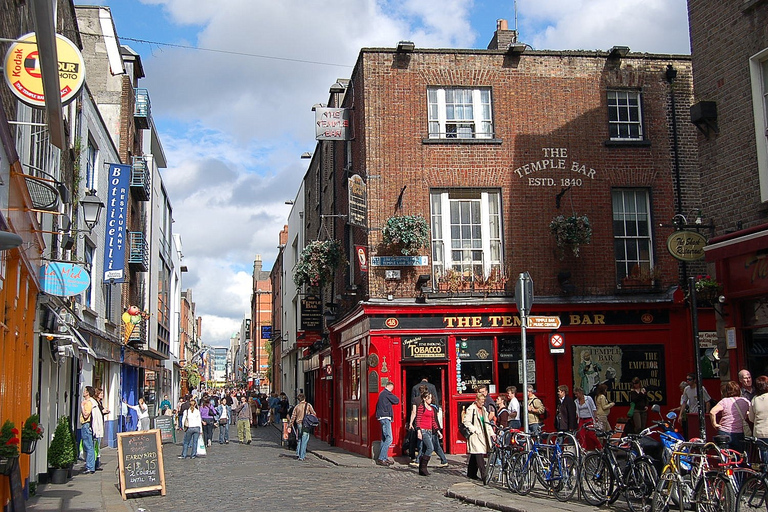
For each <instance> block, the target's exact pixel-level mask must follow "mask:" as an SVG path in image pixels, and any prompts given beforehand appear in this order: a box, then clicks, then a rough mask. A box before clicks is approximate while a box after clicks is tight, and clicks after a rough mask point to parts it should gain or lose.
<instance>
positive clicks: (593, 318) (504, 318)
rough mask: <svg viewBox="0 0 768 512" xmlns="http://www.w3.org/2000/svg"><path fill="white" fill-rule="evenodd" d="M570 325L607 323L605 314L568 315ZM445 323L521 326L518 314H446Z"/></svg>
mask: <svg viewBox="0 0 768 512" xmlns="http://www.w3.org/2000/svg"><path fill="white" fill-rule="evenodd" d="M568 320H569V323H568V325H606V323H605V315H603V314H591V315H590V314H579V315H568ZM443 325H444V326H445V327H446V328H447V329H472V328H483V327H520V326H521V323H520V317H519V316H517V315H489V316H488V317H483V316H479V315H478V316H471V315H468V316H444V317H443Z"/></svg>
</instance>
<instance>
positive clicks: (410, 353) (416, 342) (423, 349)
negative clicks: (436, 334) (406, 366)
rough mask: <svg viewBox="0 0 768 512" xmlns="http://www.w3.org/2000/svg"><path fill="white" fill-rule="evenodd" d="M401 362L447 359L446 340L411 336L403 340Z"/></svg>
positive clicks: (443, 338)
mask: <svg viewBox="0 0 768 512" xmlns="http://www.w3.org/2000/svg"><path fill="white" fill-rule="evenodd" d="M401 345H402V347H403V361H424V360H430V361H434V360H437V359H448V339H447V338H445V337H442V338H426V337H423V336H413V337H409V338H403V339H402V342H401Z"/></svg>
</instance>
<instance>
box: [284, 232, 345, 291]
mask: <svg viewBox="0 0 768 512" xmlns="http://www.w3.org/2000/svg"><path fill="white" fill-rule="evenodd" d="M341 251H342V249H341V242H339V241H338V240H315V241H314V242H310V243H308V244H307V245H306V246H305V247H304V249H303V250H302V251H301V256H299V262H298V264H297V265H296V269H295V270H294V272H293V282H294V283H295V284H296V286H298V287H302V286H304V285H307V286H308V287H309V288H311V289H313V290H320V289H321V288H322V287H323V285H324V284H325V283H327V282H329V281H330V280H331V279H332V277H333V273H334V271H335V270H336V269H337V268H338V267H339V265H341V264H342V263H343V262H344V256H343V254H342V252H341Z"/></svg>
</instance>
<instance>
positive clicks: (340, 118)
mask: <svg viewBox="0 0 768 512" xmlns="http://www.w3.org/2000/svg"><path fill="white" fill-rule="evenodd" d="M351 135H352V133H351V131H350V129H349V109H347V108H326V107H322V108H321V107H317V108H315V139H317V140H350V139H351V138H352V137H351Z"/></svg>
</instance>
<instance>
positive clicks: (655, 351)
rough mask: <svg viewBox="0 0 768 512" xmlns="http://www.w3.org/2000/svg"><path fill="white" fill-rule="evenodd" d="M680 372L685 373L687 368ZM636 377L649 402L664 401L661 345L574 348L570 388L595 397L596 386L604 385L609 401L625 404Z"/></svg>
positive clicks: (662, 402) (664, 388)
mask: <svg viewBox="0 0 768 512" xmlns="http://www.w3.org/2000/svg"><path fill="white" fill-rule="evenodd" d="M680 371H681V375H683V376H684V375H685V372H686V371H687V370H684V369H683V370H680ZM635 377H637V378H639V379H640V382H642V384H643V387H644V388H645V389H646V390H647V391H648V400H649V402H650V403H651V404H659V405H666V404H667V396H666V389H667V386H666V373H665V363H664V345H635V346H623V345H620V346H616V345H610V346H606V345H579V346H576V347H573V387H576V386H578V387H580V388H582V389H584V391H585V393H587V394H589V395H592V396H594V394H595V391H596V389H597V386H598V385H600V384H605V385H606V386H607V388H608V391H607V396H608V400H609V401H611V402H616V404H617V405H622V406H628V405H629V403H630V402H629V393H630V390H631V389H632V379H634V378H635ZM674 402H675V400H673V403H674Z"/></svg>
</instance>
